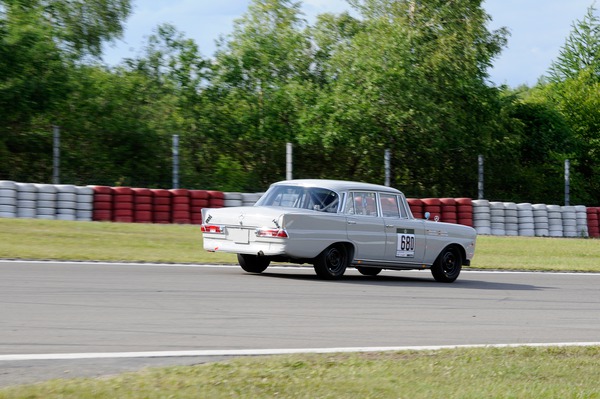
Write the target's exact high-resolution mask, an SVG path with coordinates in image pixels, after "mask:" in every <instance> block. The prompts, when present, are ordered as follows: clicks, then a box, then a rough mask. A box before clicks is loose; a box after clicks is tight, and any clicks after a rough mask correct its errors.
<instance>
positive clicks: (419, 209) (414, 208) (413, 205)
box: [406, 198, 425, 219]
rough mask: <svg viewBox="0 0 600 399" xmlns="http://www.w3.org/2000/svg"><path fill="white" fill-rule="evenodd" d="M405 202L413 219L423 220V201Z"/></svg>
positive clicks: (409, 199) (410, 200)
mask: <svg viewBox="0 0 600 399" xmlns="http://www.w3.org/2000/svg"><path fill="white" fill-rule="evenodd" d="M406 202H408V206H409V207H410V211H411V212H412V214H413V217H415V218H416V219H423V218H424V217H425V211H424V210H423V208H424V204H423V201H421V200H420V199H418V198H407V199H406Z"/></svg>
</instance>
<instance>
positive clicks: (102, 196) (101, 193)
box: [92, 186, 113, 222]
mask: <svg viewBox="0 0 600 399" xmlns="http://www.w3.org/2000/svg"><path fill="white" fill-rule="evenodd" d="M92 189H93V190H94V201H93V210H92V220H95V221H98V222H110V221H111V220H112V217H113V215H112V209H113V192H112V189H111V188H110V187H108V186H92Z"/></svg>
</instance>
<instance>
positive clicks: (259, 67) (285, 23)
mask: <svg viewBox="0 0 600 399" xmlns="http://www.w3.org/2000/svg"><path fill="white" fill-rule="evenodd" d="M301 15H302V14H301V12H300V5H299V3H296V2H292V1H290V0H254V1H252V2H251V4H250V6H249V8H248V12H247V13H246V14H245V15H244V16H243V17H242V18H240V19H238V20H237V21H236V22H235V26H234V29H233V33H232V34H231V35H230V36H229V37H228V40H227V41H225V40H223V41H222V42H221V43H220V46H219V50H218V51H217V54H216V60H215V76H214V80H213V84H214V86H215V87H216V90H218V92H215V93H213V94H214V95H215V99H216V98H218V101H219V102H220V103H221V104H224V107H223V108H225V109H223V113H224V120H223V121H222V122H221V123H220V124H219V125H220V126H219V127H220V131H222V132H223V133H224V136H226V137H227V139H228V140H230V141H228V142H227V145H228V148H229V149H230V150H233V152H234V153H236V154H237V157H238V160H239V162H240V164H241V165H243V168H244V170H245V171H246V173H247V176H248V179H249V180H253V181H257V182H258V185H259V187H256V188H257V189H264V188H266V187H267V186H268V184H270V183H271V182H272V181H274V180H280V179H281V178H283V177H284V176H285V173H284V165H285V143H286V142H288V141H292V142H293V141H294V139H295V137H296V136H297V132H298V114H299V110H300V109H301V108H302V107H303V106H304V104H303V102H302V100H303V98H302V94H301V92H302V91H303V90H304V85H305V84H307V82H308V81H309V80H310V64H311V57H310V51H309V50H310V41H309V40H308V38H307V36H306V34H305V32H304V28H305V25H306V23H305V21H304V20H303V19H302V17H301ZM255 184H256V183H255Z"/></svg>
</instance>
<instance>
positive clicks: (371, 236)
mask: <svg viewBox="0 0 600 399" xmlns="http://www.w3.org/2000/svg"><path fill="white" fill-rule="evenodd" d="M344 214H345V215H346V222H347V225H348V229H347V234H348V239H349V240H350V241H352V242H353V243H354V245H355V248H356V251H355V254H354V259H355V260H365V261H369V260H382V259H383V256H384V253H385V245H386V233H385V227H384V223H383V218H382V217H381V216H380V215H379V210H378V207H377V194H376V193H375V192H367V191H356V192H349V193H348V194H347V195H346V201H345V204H344Z"/></svg>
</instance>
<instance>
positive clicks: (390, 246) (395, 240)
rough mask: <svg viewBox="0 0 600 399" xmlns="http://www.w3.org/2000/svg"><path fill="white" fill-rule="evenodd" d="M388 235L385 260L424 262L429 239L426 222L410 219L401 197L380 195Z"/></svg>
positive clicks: (409, 262) (405, 262) (406, 262)
mask: <svg viewBox="0 0 600 399" xmlns="http://www.w3.org/2000/svg"><path fill="white" fill-rule="evenodd" d="M379 201H380V208H381V211H382V214H383V221H384V227H385V233H386V243H385V260H386V261H387V262H393V263H404V264H420V263H422V262H423V259H424V255H425V248H426V247H427V237H426V235H425V221H424V220H418V219H409V218H408V212H407V210H406V208H405V205H404V204H405V201H404V199H403V198H402V197H401V196H400V195H396V194H385V193H381V194H380V195H379Z"/></svg>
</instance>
